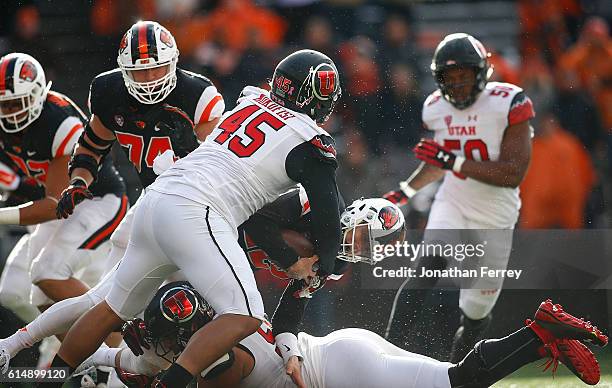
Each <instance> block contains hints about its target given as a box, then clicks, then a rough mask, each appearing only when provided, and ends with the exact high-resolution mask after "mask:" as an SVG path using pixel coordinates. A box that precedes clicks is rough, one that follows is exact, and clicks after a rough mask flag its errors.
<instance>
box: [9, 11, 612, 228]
mask: <svg viewBox="0 0 612 388" xmlns="http://www.w3.org/2000/svg"><path fill="white" fill-rule="evenodd" d="M0 7H1V9H3V12H2V14H1V15H0V18H1V19H0V54H4V53H6V52H10V51H23V52H27V53H29V54H31V55H33V56H34V57H36V58H37V59H38V60H39V61H40V62H41V63H42V65H43V67H44V68H45V70H46V72H47V78H48V79H51V80H52V81H53V82H54V88H55V89H57V90H58V91H61V92H64V93H66V94H68V95H69V96H71V97H72V98H73V99H75V101H77V102H78V103H79V104H80V105H81V106H83V107H85V106H86V100H87V92H88V87H89V83H90V81H91V79H92V78H93V77H94V76H95V75H96V74H98V73H99V72H102V71H105V70H109V69H112V68H114V67H116V52H117V47H118V42H119V41H120V38H121V36H122V35H123V33H124V31H125V30H126V29H127V28H128V27H129V26H130V25H131V24H132V23H134V22H135V21H137V20H139V19H145V20H146V19H150V20H157V21H159V22H160V23H162V24H163V25H165V26H166V27H168V28H169V29H170V31H171V32H172V33H173V34H174V36H175V37H176V40H177V43H178V46H179V49H180V53H181V54H180V58H179V66H181V67H183V68H185V69H188V70H192V71H195V72H198V73H201V74H204V75H205V76H207V77H209V78H210V79H211V80H212V81H213V82H214V83H215V85H216V86H217V88H218V89H219V90H220V91H221V93H222V94H223V96H224V98H225V101H226V106H227V107H228V108H231V107H232V106H233V105H234V103H235V100H236V98H237V96H238V94H239V92H240V90H241V89H242V87H243V86H245V85H265V84H266V83H267V82H268V81H269V79H270V77H271V75H272V73H273V71H274V66H275V64H276V63H277V62H278V60H279V59H281V58H282V57H283V56H285V55H286V54H287V53H288V52H291V51H292V50H295V49H298V48H303V47H308V48H312V49H316V50H319V51H322V52H324V53H326V54H327V55H329V56H330V57H331V58H332V59H334V61H335V62H336V64H337V65H338V66H339V69H340V73H341V76H342V88H343V99H342V103H341V104H340V107H339V109H337V113H336V114H335V115H334V116H333V117H332V119H331V120H330V121H329V122H328V123H327V124H326V129H327V130H328V131H329V132H330V133H332V134H333V135H334V137H335V138H336V141H337V144H338V148H339V151H340V153H341V159H342V160H341V163H340V166H341V167H340V169H339V172H338V182H339V185H340V188H341V190H342V192H343V194H344V196H345V197H346V199H347V201H351V200H353V199H355V198H358V197H361V196H366V197H367V196H377V195H381V194H383V193H384V192H386V191H388V190H390V189H392V188H394V187H396V185H397V182H398V181H399V180H401V179H404V178H406V177H407V176H408V175H409V173H410V172H411V171H412V170H413V169H414V167H415V166H416V165H417V162H416V161H415V159H414V158H413V157H412V153H411V148H412V146H413V145H414V144H415V143H416V142H417V141H418V139H419V138H420V137H422V136H427V134H426V133H424V131H423V130H422V126H421V119H420V117H421V108H422V102H423V100H424V98H425V97H426V96H427V95H428V94H429V93H431V92H432V91H433V90H434V88H435V87H434V84H433V79H432V77H431V74H430V72H429V63H430V61H431V56H432V54H433V50H434V48H435V46H436V45H437V43H438V42H439V41H440V39H441V38H442V37H443V36H444V35H446V34H447V33H450V32H468V33H471V34H473V35H474V36H475V37H477V38H478V39H480V40H481V41H482V42H483V43H484V44H485V46H486V47H487V48H488V50H489V51H491V52H492V54H493V55H492V58H491V61H492V63H493V65H494V67H495V72H494V73H493V80H496V81H504V82H511V83H514V84H517V85H519V86H521V87H523V88H524V89H525V90H526V92H527V94H528V95H529V96H530V97H531V99H532V100H533V102H534V105H535V108H536V113H537V118H536V120H535V121H534V122H533V126H534V128H535V134H536V135H535V136H536V137H535V139H534V151H533V159H532V162H531V167H530V169H529V172H528V174H527V177H526V179H525V181H524V182H523V184H522V186H521V190H522V199H523V208H522V211H521V219H520V222H519V224H520V227H522V228H572V229H576V228H606V227H608V226H609V225H610V224H611V218H612V217H611V214H610V213H611V212H610V200H611V199H612V184H611V183H612V179H611V177H612V60H611V58H612V38H611V37H610V27H609V26H610V22H611V20H612V2H610V1H608V0H583V1H581V0H537V1H531V0H518V1H462V2H456V1H410V0H397V1H392V0H386V1H384V0H378V1H376V0H327V1H318V0H135V1H121V0H90V1H74V0H54V1H42V0H41V1H35V0H29V1H28V0H19V1H16V0H0ZM117 154H119V153H117ZM117 156H119V157H120V158H119V159H122V158H121V155H117ZM122 163H124V164H125V160H123V162H122ZM123 172H124V174H125V175H126V177H127V179H128V180H129V182H130V183H131V184H130V186H131V188H132V198H134V197H135V195H136V194H137V191H138V189H139V188H138V185H137V183H136V182H135V176H134V175H133V172H132V171H131V168H127V166H126V168H124V169H123ZM434 192H435V188H431V189H430V190H426V191H425V192H424V193H423V194H421V195H419V196H417V197H416V198H415V200H414V201H413V202H412V205H411V209H410V210H412V211H410V215H409V222H410V224H411V226H412V227H416V228H418V227H420V226H422V225H423V223H424V220H425V219H426V215H427V211H428V209H429V205H430V203H431V199H432V195H433V193H434Z"/></svg>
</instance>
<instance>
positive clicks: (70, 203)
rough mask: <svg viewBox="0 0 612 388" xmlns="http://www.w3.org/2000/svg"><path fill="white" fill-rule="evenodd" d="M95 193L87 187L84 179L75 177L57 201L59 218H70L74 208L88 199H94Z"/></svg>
mask: <svg viewBox="0 0 612 388" xmlns="http://www.w3.org/2000/svg"><path fill="white" fill-rule="evenodd" d="M92 198H93V194H91V191H89V189H87V184H86V183H85V181H83V180H82V179H73V180H72V182H70V186H68V187H67V188H66V189H65V190H64V191H62V195H61V196H60V199H59V201H58V203H57V209H56V215H57V218H68V217H69V216H70V215H71V214H72V213H73V212H74V208H75V207H76V206H77V205H78V204H79V203H81V202H83V201H84V200H86V199H92Z"/></svg>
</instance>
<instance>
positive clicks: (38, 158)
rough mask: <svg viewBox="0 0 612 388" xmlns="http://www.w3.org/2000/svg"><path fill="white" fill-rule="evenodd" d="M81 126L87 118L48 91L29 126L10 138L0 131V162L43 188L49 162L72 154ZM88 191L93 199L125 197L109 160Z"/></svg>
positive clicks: (62, 98) (61, 97) (105, 161)
mask: <svg viewBox="0 0 612 388" xmlns="http://www.w3.org/2000/svg"><path fill="white" fill-rule="evenodd" d="M85 123H87V118H86V117H85V115H84V114H83V112H82V111H81V110H80V109H79V108H78V107H77V106H76V104H75V103H74V102H72V100H70V99H69V98H68V97H66V96H65V95H63V94H61V93H57V92H54V91H49V93H48V94H47V99H46V100H45V102H44V104H43V110H42V112H41V114H40V116H39V117H38V119H36V120H35V121H34V122H33V123H32V124H30V125H29V126H28V127H27V128H25V129H24V130H23V131H20V132H18V133H14V134H11V133H6V132H4V131H0V145H1V148H2V157H0V160H2V161H5V162H6V161H7V160H10V161H11V162H12V165H11V167H12V168H13V169H14V170H15V172H16V173H17V174H18V175H20V176H22V177H31V178H34V179H35V180H36V181H37V182H38V183H39V184H40V185H42V186H44V185H45V182H46V180H47V171H48V169H49V165H50V163H51V161H52V160H53V159H55V158H57V157H60V156H67V155H71V154H72V151H73V149H74V146H75V144H76V143H77V141H78V139H79V137H80V136H81V133H82V132H83V128H84V125H85ZM67 174H68V171H66V175H67ZM90 190H91V192H92V194H93V195H94V196H104V195H105V194H109V193H113V194H116V195H122V194H123V193H125V184H124V182H123V179H122V178H121V176H120V175H119V173H118V172H117V170H116V169H115V167H114V165H113V161H112V158H111V157H110V156H107V157H105V158H104V160H103V161H102V163H101V165H100V169H99V172H98V179H97V180H96V181H95V182H94V183H93V184H92V185H91V186H90ZM28 199H29V200H36V199H40V198H28Z"/></svg>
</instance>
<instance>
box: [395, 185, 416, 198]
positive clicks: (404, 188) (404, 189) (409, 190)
mask: <svg viewBox="0 0 612 388" xmlns="http://www.w3.org/2000/svg"><path fill="white" fill-rule="evenodd" d="M399 187H400V190H402V192H403V193H404V194H405V195H406V197H408V198H412V197H414V195H415V194H416V193H417V191H416V190H415V189H413V188H412V187H410V185H409V184H408V182H407V181H401V182H400V183H399Z"/></svg>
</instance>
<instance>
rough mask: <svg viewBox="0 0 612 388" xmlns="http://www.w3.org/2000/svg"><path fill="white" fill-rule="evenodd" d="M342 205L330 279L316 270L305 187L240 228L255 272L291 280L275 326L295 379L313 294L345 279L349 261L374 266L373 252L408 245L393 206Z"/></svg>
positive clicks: (379, 202) (377, 202)
mask: <svg viewBox="0 0 612 388" xmlns="http://www.w3.org/2000/svg"><path fill="white" fill-rule="evenodd" d="M340 202H341V203H342V204H341V203H340ZM343 204H344V201H343V200H342V198H341V197H340V195H339V204H338V205H339V207H341V209H342V214H341V216H340V222H341V224H342V231H343V234H342V235H343V241H342V245H341V247H342V249H341V252H339V254H338V256H337V259H336V262H335V265H334V269H333V272H332V274H331V275H330V276H329V278H328V277H326V276H325V277H323V276H318V274H317V273H315V272H313V270H312V266H313V263H314V262H315V261H316V260H317V259H318V257H317V256H313V253H314V250H313V244H312V242H311V241H312V236H313V233H312V228H313V227H314V225H313V224H312V222H311V220H312V218H311V214H310V207H309V201H308V197H307V195H306V192H305V190H304V189H303V188H301V187H300V188H299V189H295V190H291V191H289V192H287V193H285V194H283V195H281V196H280V197H279V198H278V199H277V200H276V201H274V202H273V203H271V204H268V205H266V206H264V207H263V208H262V209H260V210H259V211H258V212H257V213H255V214H254V215H253V216H252V217H251V218H249V220H248V221H247V222H245V223H244V224H243V225H241V226H240V227H239V228H238V231H239V242H240V245H241V246H242V248H243V249H244V251H245V252H246V254H247V257H248V259H249V261H250V262H251V265H252V266H253V268H254V269H258V268H263V269H267V270H269V271H270V273H272V274H273V275H274V276H276V277H278V278H280V279H286V280H288V284H287V286H286V288H285V291H284V292H283V295H282V297H281V298H280V300H279V303H278V305H277V307H276V310H275V311H274V315H273V317H272V323H273V327H274V331H273V334H274V337H275V339H276V345H277V348H278V349H280V353H281V355H282V356H283V360H284V361H285V363H286V366H287V373H289V374H291V375H293V373H292V371H293V370H295V369H299V368H300V367H299V360H300V359H302V358H303V355H302V354H301V353H300V351H299V347H298V346H297V334H298V328H299V324H300V323H301V322H302V319H303V316H304V313H305V310H306V306H307V305H308V303H309V301H310V298H311V297H312V294H313V293H314V292H316V291H318V290H320V289H321V288H323V287H324V285H325V284H326V282H327V280H328V279H338V278H339V277H341V276H342V274H343V273H344V272H346V271H347V270H348V268H349V266H350V264H349V263H350V262H352V263H356V262H360V261H363V262H367V263H370V264H373V263H375V262H376V260H374V259H373V253H372V252H373V250H374V249H375V248H376V246H378V245H381V244H394V243H395V242H397V241H399V242H401V241H403V240H404V235H405V222H404V217H403V215H402V213H401V211H400V209H399V208H398V207H397V206H395V205H394V204H392V203H391V202H389V201H387V200H385V199H382V198H365V199H364V198H361V199H358V200H356V201H354V202H353V203H352V204H351V205H349V206H348V207H347V208H346V209H344V206H343ZM302 272H304V273H302ZM304 275H307V276H304ZM299 383H300V382H299V381H296V384H299Z"/></svg>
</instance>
